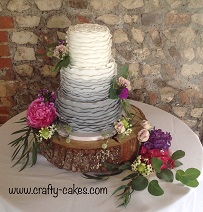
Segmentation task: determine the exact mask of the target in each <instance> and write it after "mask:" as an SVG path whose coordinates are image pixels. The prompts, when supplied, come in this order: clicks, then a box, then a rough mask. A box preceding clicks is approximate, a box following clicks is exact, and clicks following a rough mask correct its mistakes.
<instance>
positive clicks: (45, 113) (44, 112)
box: [26, 99, 57, 129]
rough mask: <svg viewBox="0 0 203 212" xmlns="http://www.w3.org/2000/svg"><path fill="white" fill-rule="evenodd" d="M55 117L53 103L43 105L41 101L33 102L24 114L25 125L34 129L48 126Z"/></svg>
mask: <svg viewBox="0 0 203 212" xmlns="http://www.w3.org/2000/svg"><path fill="white" fill-rule="evenodd" d="M56 117H57V116H56V109H55V107H54V103H52V102H51V103H45V102H43V101H42V100H41V99H36V100H34V101H33V102H32V103H31V104H30V105H29V107H28V110H27V114H26V118H27V125H28V126H30V127H33V128H36V129H40V128H41V127H48V126H50V125H51V124H52V122H53V121H54V120H55V119H56Z"/></svg>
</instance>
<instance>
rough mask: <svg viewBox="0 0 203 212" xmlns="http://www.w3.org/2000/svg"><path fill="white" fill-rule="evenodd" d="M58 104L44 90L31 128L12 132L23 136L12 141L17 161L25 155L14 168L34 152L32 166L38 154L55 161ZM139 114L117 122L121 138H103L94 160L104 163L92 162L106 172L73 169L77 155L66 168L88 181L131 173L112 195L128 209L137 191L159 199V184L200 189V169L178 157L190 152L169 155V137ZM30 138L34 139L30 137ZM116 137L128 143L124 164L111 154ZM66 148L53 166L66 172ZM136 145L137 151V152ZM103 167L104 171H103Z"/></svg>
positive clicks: (33, 108) (31, 111) (30, 115)
mask: <svg viewBox="0 0 203 212" xmlns="http://www.w3.org/2000/svg"><path fill="white" fill-rule="evenodd" d="M54 101H55V94H54V92H49V91H47V90H42V91H41V92H40V93H39V95H38V98H37V99H36V100H34V101H33V102H32V103H31V104H30V106H29V107H28V110H27V114H26V118H24V119H22V120H20V123H23V122H26V126H25V127H24V128H23V129H21V130H19V131H16V132H14V133H13V134H19V133H20V134H21V135H20V137H19V138H17V139H15V140H14V141H12V142H11V143H10V145H11V146H14V147H15V148H16V149H15V151H14V152H13V155H12V160H14V159H15V158H16V156H17V155H18V154H20V157H19V158H18V160H17V161H16V163H15V164H14V166H15V165H16V164H18V163H19V162H20V161H22V160H23V159H26V160H25V163H24V165H23V166H22V168H21V170H23V169H24V168H25V167H26V166H27V165H28V163H29V158H30V157H29V156H30V153H32V162H31V166H33V165H35V164H36V162H37V154H38V152H46V154H47V155H45V154H44V156H45V157H46V158H47V159H48V160H49V158H50V159H52V158H54V155H55V154H54V152H53V148H54V145H61V142H63V141H61V140H60V136H59V135H58V133H57V126H58V119H57V113H56V108H55V107H54ZM128 111H129V110H128ZM138 111H139V112H140V113H139V115H138V116H137V114H136V116H135V114H134V116H133V113H132V111H130V112H129V114H130V115H131V117H132V118H131V119H129V118H126V117H123V118H121V119H120V120H118V121H117V122H115V123H114V126H115V130H116V131H117V134H116V136H113V137H112V138H105V135H104V139H102V140H100V141H98V145H99V146H100V149H99V151H98V152H94V153H96V154H93V155H94V158H95V156H96V158H98V159H99V161H100V162H101V161H102V164H100V163H93V162H90V161H89V162H88V164H89V165H90V166H91V165H92V166H93V167H94V168H93V169H92V171H95V170H96V171H97V170H99V171H105V172H106V173H102V174H101V173H98V174H96V173H95V174H89V173H87V172H89V170H91V169H89V167H88V169H87V167H86V168H85V166H86V165H87V163H85V164H84V167H83V166H81V167H83V168H82V169H81V167H80V169H79V170H77V167H75V170H74V168H72V167H71V163H70V161H71V160H76V161H77V164H79V163H80V161H78V158H74V155H72V156H71V157H72V158H70V155H68V158H69V159H68V160H67V161H66V164H65V168H66V169H67V170H72V171H81V172H83V177H85V178H88V179H96V180H107V179H108V178H109V177H110V176H111V175H117V174H120V173H122V172H124V171H126V170H128V174H127V176H126V177H124V178H123V179H122V182H123V183H122V185H121V186H119V187H118V188H117V189H116V190H115V191H114V192H113V195H114V194H117V193H118V192H121V193H120V194H118V196H119V199H120V200H121V204H120V205H119V206H127V205H128V203H129V202H130V199H131V194H132V192H135V191H141V190H144V189H148V191H149V193H150V194H152V195H155V196H160V195H162V194H164V191H163V189H162V188H161V187H160V185H159V182H158V180H164V181H167V182H173V181H174V178H175V179H176V180H177V181H179V182H181V183H182V184H184V185H186V186H190V187H197V186H198V184H199V183H198V181H197V178H198V177H199V175H200V171H199V170H197V169H195V168H189V169H187V170H185V171H183V170H181V169H179V166H181V165H182V163H181V162H180V161H179V159H181V158H182V157H184V155H185V153H184V151H182V150H177V151H176V152H174V153H172V152H171V151H170V146H171V140H172V137H171V135H170V133H164V132H163V131H162V130H161V129H155V127H154V128H152V127H151V125H150V124H149V123H148V121H146V120H144V118H145V117H144V115H143V114H142V113H141V111H140V110H139V109H137V110H136V112H138ZM135 117H136V118H137V119H136V123H135V122H131V121H132V120H133V119H135ZM138 120H139V121H138ZM133 125H134V127H135V126H136V132H138V133H137V134H136V135H134V134H133V132H134V130H133ZM67 131H69V132H70V128H69V127H67ZM31 134H32V135H33V137H30V135H31ZM130 136H132V138H135V137H136V139H137V140H135V139H130V138H131V137H130ZM126 138H127V141H130V146H131V152H130V148H129V149H127V150H126V149H125V148H126V147H125V145H126V142H124V141H125V139H126ZM111 139H112V140H113V142H115V143H118V145H119V146H122V144H123V150H122V151H123V153H124V155H125V157H126V156H127V157H126V161H125V160H123V161H122V162H121V163H119V160H115V161H114V159H113V155H114V157H115V152H113V153H111V151H109V149H111V148H112V144H111ZM136 141H138V142H136ZM74 142H76V143H77V141H71V140H69V139H67V138H66V139H65V138H64V143H65V144H66V145H67V146H68V145H70V146H68V148H71V145H72V146H74V145H75V144H74ZM122 142H123V143H122ZM80 143H81V142H80ZM66 145H65V146H66ZM65 146H63V145H62V147H61V148H59V147H57V148H58V149H59V151H58V153H57V154H58V155H57V158H55V159H54V161H52V163H53V164H55V165H57V166H58V167H59V168H64V164H63V167H62V163H61V162H64V161H60V154H61V156H62V157H64V155H63V151H65V149H64V148H65ZM133 146H134V148H132V147H133ZM91 148H92V147H91ZM83 149H84V152H83V153H82V152H81V150H79V152H80V154H81V155H80V157H79V159H81V158H83V160H84V158H85V157H84V153H85V152H86V153H87V152H88V148H87V146H85V148H84V147H83ZM96 149H97V148H96ZM116 149H117V148H116ZM121 149H122V148H121ZM71 151H72V152H74V151H76V148H74V147H73V149H72V150H71ZM115 151H117V150H115ZM76 152H77V151H76ZM90 152H91V153H92V150H90ZM117 152H118V151H117ZM131 153H132V154H131ZM77 155H78V152H77ZM129 155H131V157H129ZM57 161H59V162H57ZM91 163H92V164H91ZM60 164H61V166H60ZM101 166H102V167H105V168H102V169H100V167H101ZM70 167H71V168H70ZM21 170H20V171H21ZM84 170H87V171H84ZM84 172H85V173H84ZM129 172H130V173H129ZM174 172H175V175H174ZM154 174H155V175H156V176H157V179H158V180H156V179H155V180H151V181H150V176H151V175H152V176H153V175H154ZM124 182H127V183H124Z"/></svg>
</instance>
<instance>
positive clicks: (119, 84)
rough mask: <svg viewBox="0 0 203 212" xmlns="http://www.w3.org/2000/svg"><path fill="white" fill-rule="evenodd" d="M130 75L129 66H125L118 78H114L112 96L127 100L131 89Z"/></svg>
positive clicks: (111, 89)
mask: <svg viewBox="0 0 203 212" xmlns="http://www.w3.org/2000/svg"><path fill="white" fill-rule="evenodd" d="M128 75H129V70H128V66H123V67H122V68H121V70H120V72H119V74H118V76H117V77H116V78H114V79H113V82H112V87H111V88H110V91H109V93H110V98H111V99H117V98H120V99H121V100H125V99H127V98H128V94H129V91H130V90H131V85H130V81H129V80H128V79H127V78H128Z"/></svg>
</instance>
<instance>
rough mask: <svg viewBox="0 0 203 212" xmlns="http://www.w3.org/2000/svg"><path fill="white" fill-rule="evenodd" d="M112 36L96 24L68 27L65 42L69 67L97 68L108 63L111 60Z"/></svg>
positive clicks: (105, 28) (104, 27) (106, 29)
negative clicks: (67, 48) (69, 62)
mask: <svg viewBox="0 0 203 212" xmlns="http://www.w3.org/2000/svg"><path fill="white" fill-rule="evenodd" d="M111 37H112V35H111V33H110V30H109V29H108V27H106V26H103V25H98V24H78V25H75V26H70V27H69V29H68V31H67V36H66V41H67V43H68V47H69V53H70V57H71V65H73V66H77V67H98V66H103V65H106V64H108V63H109V61H110V60H111V58H112V55H111V46H112V39H111Z"/></svg>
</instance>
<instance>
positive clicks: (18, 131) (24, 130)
mask: <svg viewBox="0 0 203 212" xmlns="http://www.w3.org/2000/svg"><path fill="white" fill-rule="evenodd" d="M28 130H29V128H25V129H22V130H17V131H15V132H13V133H12V134H11V135H15V134H18V133H22V132H27V131H28Z"/></svg>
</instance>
